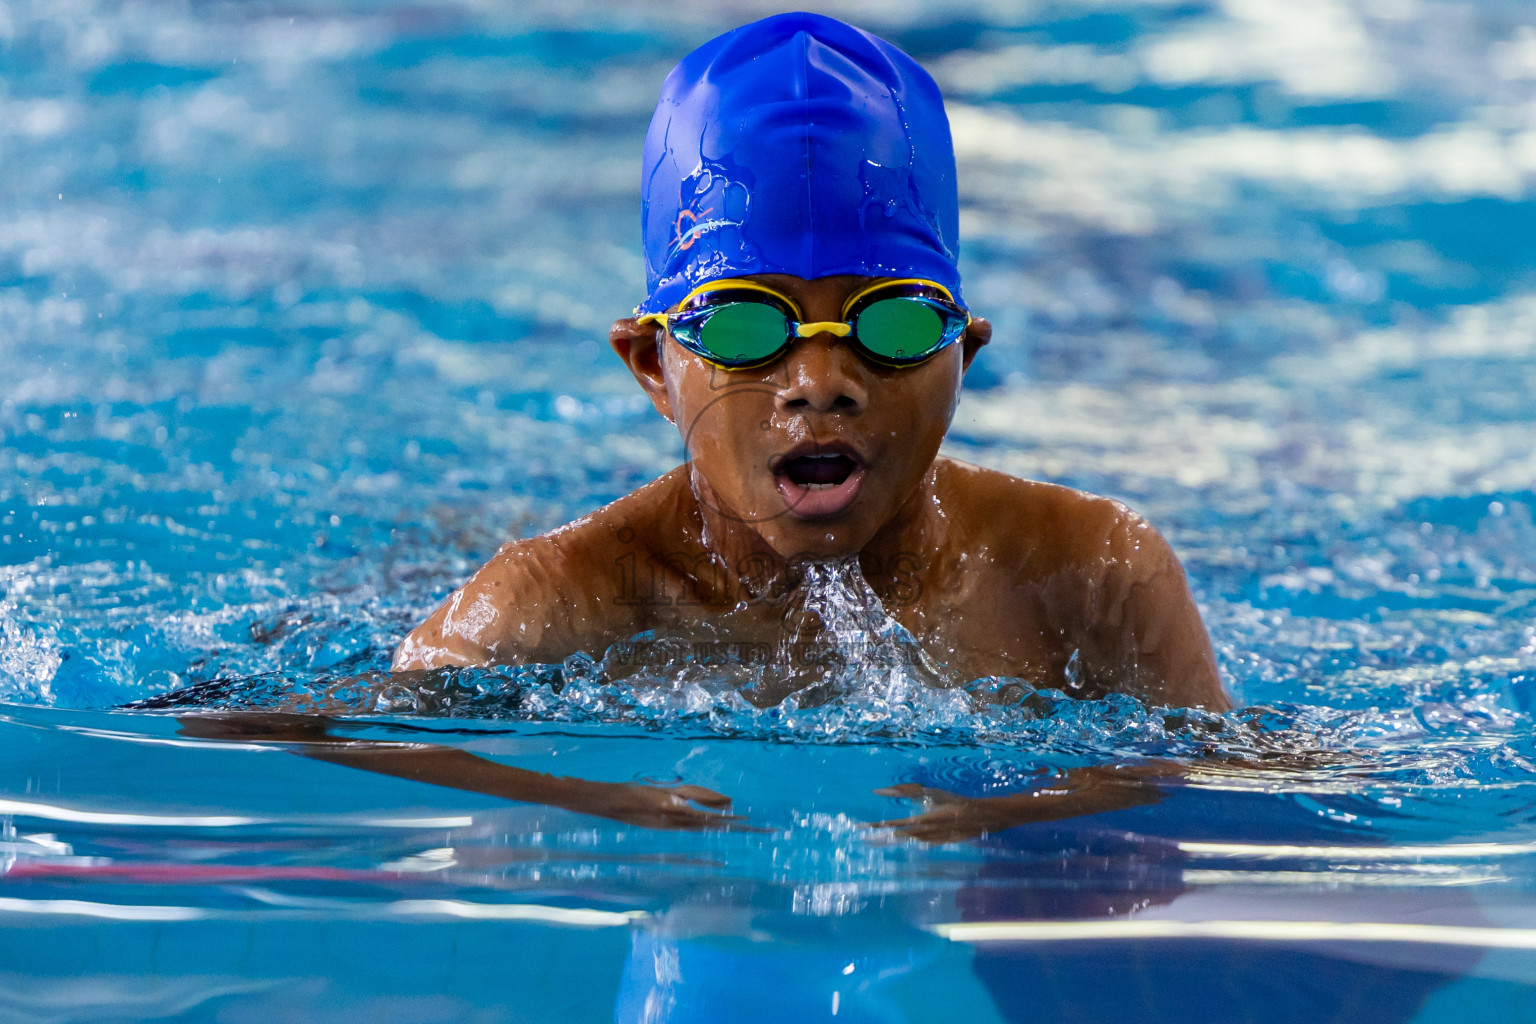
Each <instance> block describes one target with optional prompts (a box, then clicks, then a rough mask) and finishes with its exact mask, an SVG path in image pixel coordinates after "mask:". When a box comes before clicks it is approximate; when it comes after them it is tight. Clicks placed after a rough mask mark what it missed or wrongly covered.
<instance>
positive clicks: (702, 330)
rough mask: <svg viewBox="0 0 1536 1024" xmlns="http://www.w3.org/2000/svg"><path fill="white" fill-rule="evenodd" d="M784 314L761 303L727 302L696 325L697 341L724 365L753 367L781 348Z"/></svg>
mask: <svg viewBox="0 0 1536 1024" xmlns="http://www.w3.org/2000/svg"><path fill="white" fill-rule="evenodd" d="M784 327H785V319H784V314H783V313H781V312H780V311H779V310H777V309H775V308H774V307H773V306H770V305H768V304H767V303H763V302H728V303H726V304H725V305H723V306H718V307H716V308H715V309H713V310H711V311H710V313H709V316H708V317H706V318H705V319H704V320H703V322H702V323H700V324H699V325H698V339H699V343H700V344H702V345H703V346H704V347H705V348H706V349H708V350H709V352H710V353H712V354H713V355H714V356H715V357H716V358H717V359H719V360H720V361H721V362H725V363H756V362H761V361H763V360H766V359H768V358H770V357H771V356H773V354H774V353H776V352H777V351H778V350H779V349H781V348H783V347H784V339H785V329H784Z"/></svg>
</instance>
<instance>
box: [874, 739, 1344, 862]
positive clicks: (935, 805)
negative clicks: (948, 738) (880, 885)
mask: <svg viewBox="0 0 1536 1024" xmlns="http://www.w3.org/2000/svg"><path fill="white" fill-rule="evenodd" d="M1348 763H1349V759H1348V757H1347V756H1342V755H1338V754H1329V753H1325V752H1321V751H1311V752H1306V753H1290V752H1281V751H1275V752H1271V753H1267V754H1266V753H1261V754H1256V755H1244V756H1240V755H1235V754H1228V753H1220V752H1217V751H1210V752H1208V753H1206V754H1205V755H1203V756H1200V757H1197V758H1195V759H1193V760H1191V761H1188V762H1181V761H1173V760H1169V759H1166V758H1153V759H1150V760H1146V761H1137V762H1131V763H1121V764H1102V765H1085V766H1082V767H1079V768H1071V769H1068V770H1067V771H1065V772H1063V773H1062V774H1061V776H1060V777H1058V778H1054V779H1052V780H1050V782H1049V783H1047V784H1045V785H1042V786H1037V787H1035V788H1032V789H1027V790H1024V791H1023V792H1021V793H1007V794H1004V795H1002V796H984V797H967V796H960V795H959V794H957V793H951V792H949V791H948V790H943V789H935V788H933V787H929V786H922V785H919V784H917V783H911V782H908V783H903V784H901V785H898V786H892V787H890V788H889V789H882V790H877V791H876V792H877V793H878V794H879V795H881V796H893V797H900V798H902V799H905V800H919V801H922V803H923V810H922V811H921V812H919V813H917V814H914V815H911V816H909V817H905V818H895V819H891V820H889V821H878V822H875V823H874V826H873V827H875V828H891V829H895V830H896V831H897V832H900V833H901V834H902V835H905V836H910V837H912V838H913V839H921V840H923V841H924V842H929V843H957V842H962V841H964V840H967V839H974V838H976V837H978V836H985V835H989V834H991V833H994V832H1001V831H1003V830H1004V829H1010V828H1016V827H1018V826H1020V825H1034V824H1039V823H1041V822H1047V821H1060V820H1062V819H1064V818H1077V817H1082V816H1084V815H1088V814H1103V813H1106V812H1109V811H1123V810H1128V809H1129V808H1132V807H1141V806H1145V805H1147V804H1155V803H1158V802H1160V801H1161V800H1162V799H1163V796H1164V794H1165V791H1166V790H1167V789H1169V788H1170V787H1174V786H1180V785H1188V784H1190V783H1195V782H1198V781H1199V780H1200V779H1201V778H1207V779H1209V778H1213V777H1214V778H1219V779H1226V780H1231V779H1245V780H1248V781H1249V782H1250V783H1252V782H1262V783H1264V784H1266V785H1269V786H1276V785H1283V783H1284V781H1285V779H1286V777H1287V776H1289V775H1291V774H1293V773H1299V772H1307V771H1316V770H1318V769H1321V768H1331V769H1337V768H1339V767H1340V766H1341V765H1347V764H1348Z"/></svg>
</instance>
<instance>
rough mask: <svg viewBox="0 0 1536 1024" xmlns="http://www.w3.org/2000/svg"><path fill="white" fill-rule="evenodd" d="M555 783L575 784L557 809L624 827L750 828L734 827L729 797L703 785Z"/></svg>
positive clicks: (580, 781) (567, 781)
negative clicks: (625, 825) (568, 800)
mask: <svg viewBox="0 0 1536 1024" xmlns="http://www.w3.org/2000/svg"><path fill="white" fill-rule="evenodd" d="M558 781H560V782H565V783H576V784H577V786H576V787H575V788H574V791H573V792H572V793H571V794H570V802H568V803H561V805H560V806H562V807H566V808H568V809H570V810H573V811H580V812H582V813H583V814H595V815H597V816H598V817H601V818H609V819H611V820H613V821H622V822H624V823H625V824H627V825H639V826H641V827H643V828H665V829H682V830H693V831H697V830H700V829H708V828H738V829H739V828H750V826H743V825H740V824H738V823H739V822H740V821H741V820H742V819H741V817H740V815H736V814H726V813H724V812H725V811H727V810H729V809H730V806H731V798H730V797H728V796H725V795H724V794H721V793H716V792H715V791H714V790H712V789H706V788H705V787H703V786H694V785H688V784H684V785H680V786H645V785H640V784H637V783H629V782H589V781H587V780H585V779H560V780H558ZM694 804H698V805H699V806H698V807H695V806H694Z"/></svg>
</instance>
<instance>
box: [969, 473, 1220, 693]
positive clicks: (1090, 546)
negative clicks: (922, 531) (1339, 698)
mask: <svg viewBox="0 0 1536 1024" xmlns="http://www.w3.org/2000/svg"><path fill="white" fill-rule="evenodd" d="M940 472H941V474H942V476H941V478H940V481H939V484H940V488H939V489H940V494H941V500H947V501H950V502H952V503H953V505H954V507H955V508H956V509H957V510H958V511H960V513H961V514H960V515H959V516H957V519H959V520H961V522H962V529H963V530H964V531H965V533H966V536H965V539H964V543H965V545H966V546H967V547H970V548H972V549H986V550H989V551H991V552H993V556H994V557H993V562H994V564H996V565H997V566H998V567H999V568H1000V569H1001V570H1002V572H1003V573H1004V574H1005V575H1007V577H1008V579H1007V584H1008V586H1009V588H1010V590H1009V592H1010V593H1012V594H1018V593H1020V592H1021V588H1022V591H1024V592H1028V591H1033V592H1035V593H1037V594H1039V595H1040V601H1041V605H1042V606H1043V612H1042V614H1043V615H1044V616H1046V618H1047V619H1048V620H1049V622H1050V624H1051V626H1052V633H1053V634H1054V635H1058V636H1060V637H1062V638H1063V639H1064V640H1066V641H1067V642H1068V643H1070V644H1071V645H1072V646H1073V648H1074V649H1075V650H1077V651H1078V652H1079V654H1080V655H1081V659H1082V662H1081V664H1082V671H1083V673H1084V676H1085V678H1086V679H1087V680H1088V682H1089V683H1090V684H1091V686H1092V687H1093V688H1094V689H1095V690H1097V691H1098V692H1111V691H1120V692H1124V693H1131V694H1134V695H1136V696H1138V697H1141V698H1143V699H1145V700H1149V701H1151V702H1153V703H1159V704H1178V705H1185V706H1190V705H1198V706H1201V707H1206V708H1210V709H1212V710H1224V709H1226V708H1228V707H1230V706H1231V702H1230V699H1229V698H1228V697H1227V694H1226V692H1225V690H1224V689H1223V688H1222V685H1221V678H1220V675H1219V673H1218V671H1217V667H1216V660H1215V655H1214V653H1213V651H1212V649H1211V642H1210V637H1209V636H1208V634H1207V633H1206V631H1205V625H1204V624H1203V623H1202V622H1201V621H1200V612H1199V609H1198V608H1197V607H1196V605H1195V601H1194V598H1193V595H1191V593H1190V590H1189V584H1188V581H1187V580H1186V579H1185V576H1184V569H1183V566H1182V565H1180V564H1179V559H1178V556H1177V555H1175V554H1174V552H1173V549H1172V548H1171V547H1170V546H1169V545H1168V542H1167V541H1166V540H1164V539H1163V537H1162V535H1161V534H1159V533H1158V532H1157V530H1156V529H1155V528H1154V527H1153V526H1152V524H1151V523H1149V522H1147V520H1146V519H1144V518H1143V517H1142V516H1140V515H1138V514H1137V513H1136V512H1134V511H1132V510H1131V509H1130V508H1127V507H1126V506H1125V505H1123V504H1121V503H1120V502H1118V501H1114V500H1112V499H1109V498H1103V497H1099V496H1098V495H1094V494H1088V493H1086V492H1083V491H1076V490H1073V489H1072V488H1070V487H1060V486H1057V485H1055V484H1046V483H1040V482H1038V481H1034V480H1021V479H1019V478H1017V477H1012V476H1009V475H1007V474H1006V473H999V472H996V471H995V470H988V469H982V468H980V467H977V466H970V465H966V464H965V463H960V462H955V461H953V460H944V462H943V463H941V465H940Z"/></svg>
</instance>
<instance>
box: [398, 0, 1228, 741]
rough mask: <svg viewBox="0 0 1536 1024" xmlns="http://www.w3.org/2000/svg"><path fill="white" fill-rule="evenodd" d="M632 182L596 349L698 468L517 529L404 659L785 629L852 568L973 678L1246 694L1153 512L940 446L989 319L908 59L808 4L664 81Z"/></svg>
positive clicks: (926, 105) (926, 104) (945, 160)
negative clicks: (632, 235) (626, 237)
mask: <svg viewBox="0 0 1536 1024" xmlns="http://www.w3.org/2000/svg"><path fill="white" fill-rule="evenodd" d="M641 187H642V193H643V200H644V213H643V216H642V235H643V242H644V249H645V254H646V261H647V285H648V289H649V294H648V296H647V298H646V299H645V301H644V302H643V303H642V304H641V305H640V307H639V308H638V309H637V310H636V311H635V314H636V315H634V316H631V317H626V318H624V319H621V320H619V321H617V322H616V323H615V324H614V325H613V329H612V331H611V333H610V335H609V343H610V344H611V346H612V347H613V350H614V351H615V352H616V353H617V354H618V356H619V358H621V359H622V360H623V361H624V364H625V366H626V367H627V368H628V369H629V371H630V372H631V373H632V374H633V375H634V378H635V380H636V382H637V383H638V384H639V385H640V387H641V388H642V389H643V390H644V392H645V393H646V395H647V396H648V397H649V398H650V400H651V403H652V404H653V405H654V406H655V408H656V410H657V411H658V412H659V413H661V414H662V415H663V416H665V417H666V418H667V419H668V420H670V421H671V422H673V423H674V424H676V425H677V428H678V430H679V431H680V433H681V434H682V436H683V440H684V444H685V447H686V450H687V455H688V461H687V462H686V463H685V464H684V465H682V466H679V467H678V468H677V469H674V470H672V471H671V472H669V473H667V474H666V475H664V476H662V477H661V478H660V479H658V480H655V481H653V482H652V483H650V484H647V485H646V486H644V487H641V488H640V489H639V490H637V491H635V492H634V493H632V494H629V495H627V496H626V497H623V498H621V499H619V500H618V501H615V502H614V503H612V504H610V505H608V506H606V507H604V508H602V509H599V510H598V511H596V512H594V513H592V514H591V515H588V516H586V517H584V518H582V519H579V520H577V521H576V522H573V523H571V524H570V525H568V526H565V527H563V528H561V529H558V530H555V531H553V532H551V533H549V534H545V535H543V536H538V537H533V538H530V539H527V540H523V541H519V542H517V543H514V544H509V545H507V546H505V547H504V548H502V550H501V551H499V552H498V553H497V554H496V555H495V557H493V558H492V559H491V561H490V562H488V563H487V564H486V565H485V566H483V567H482V568H481V569H480V570H479V571H478V572H476V573H475V575H474V576H473V577H472V578H471V579H470V580H469V581H468V582H467V583H466V584H464V586H463V587H461V588H460V589H459V590H458V591H456V592H455V593H454V594H452V595H451V596H450V597H449V599H448V600H447V601H446V602H445V603H444V604H443V606H442V607H441V608H439V609H438V610H437V611H436V612H435V613H433V615H432V616H431V617H430V618H429V619H428V620H427V621H426V622H425V623H423V624H422V625H421V626H419V627H418V628H417V629H416V630H415V631H413V632H412V633H411V634H410V635H409V636H408V637H407V638H406V640H405V641H404V643H403V644H401V646H400V648H399V650H398V652H397V653H396V656H395V660H394V666H393V667H394V669H395V670H396V671H411V670H425V669H434V668H441V667H445V666H456V665H458V666H462V665H486V664H494V663H520V662H558V661H560V660H562V659H564V658H565V657H567V656H568V655H570V654H572V653H574V652H576V651H587V652H595V653H600V652H602V651H604V650H605V649H607V648H608V647H609V646H610V645H612V644H614V643H616V642H619V641H623V640H626V639H628V638H630V637H633V636H635V635H636V634H639V633H642V632H644V631H647V630H656V631H658V632H659V633H663V634H665V633H668V632H677V633H681V634H687V633H689V632H690V631H694V630H698V629H700V628H708V629H710V630H712V631H713V632H712V634H711V635H717V636H718V635H726V636H729V637H730V638H731V639H732V640H736V641H742V642H752V643H765V644H770V645H771V644H774V643H777V642H780V641H782V639H783V636H784V634H785V631H786V629H787V628H788V627H787V626H786V623H785V618H784V606H783V603H782V602H781V601H775V600H768V599H764V598H766V597H768V596H769V595H772V594H775V593H782V592H783V591H784V590H785V589H786V588H790V589H792V588H793V587H794V586H795V584H796V581H797V579H798V573H799V572H800V571H801V570H802V568H803V566H804V565H805V564H806V563H807V562H813V561H831V560H839V559H856V560H857V563H858V565H859V567H860V568H861V569H862V571H863V575H864V576H865V578H866V579H867V580H868V582H869V584H870V586H871V588H872V589H873V590H874V592H875V594H876V595H877V596H878V597H879V598H880V599H881V601H882V603H883V604H884V606H885V608H886V609H887V610H888V611H889V612H890V614H891V615H892V616H893V617H894V618H895V619H896V620H897V621H899V622H900V623H901V625H902V626H904V627H906V629H907V630H908V631H910V633H911V634H912V636H913V637H914V638H915V639H916V640H917V642H918V643H919V644H920V645H921V646H922V647H923V648H924V650H925V651H926V652H927V653H928V654H929V655H931V656H932V657H933V658H934V659H935V660H936V661H938V662H939V663H941V664H942V665H944V666H945V667H946V668H947V669H948V670H949V672H950V673H952V674H953V675H954V676H955V677H957V678H961V679H976V678H980V677H984V676H1006V677H1017V678H1021V679H1024V680H1028V681H1030V682H1033V683H1036V684H1038V685H1042V686H1057V687H1059V686H1063V685H1065V684H1066V683H1067V681H1068V680H1070V681H1071V682H1072V685H1071V686H1070V687H1069V688H1070V689H1071V690H1072V691H1073V692H1075V693H1077V694H1078V695H1081V696H1101V695H1103V694H1105V693H1109V692H1123V693H1129V694H1133V695H1135V696H1137V697H1139V698H1142V699H1143V700H1146V701H1149V702H1152V703H1156V704H1175V705H1183V706H1201V707H1205V708H1210V709H1212V710H1218V711H1219V710H1225V709H1227V708H1228V707H1229V706H1230V705H1229V702H1228V699H1227V696H1226V694H1225V693H1224V691H1223V689H1222V686H1221V682H1220V678H1219V676H1218V674H1217V670H1216V663H1215V658H1214V655H1213V653H1212V650H1211V644H1210V640H1209V638H1208V636H1207V635H1206V631H1205V628H1204V626H1203V625H1202V623H1201V621H1200V616H1199V612H1198V611H1197V609H1196V607H1195V604H1194V601H1193V599H1192V597H1191V595H1190V592H1189V588H1188V585H1187V583H1186V581H1185V578H1184V573H1183V570H1182V569H1181V567H1180V565H1179V562H1178V559H1177V558H1176V557H1175V556H1174V554H1173V552H1172V551H1171V550H1170V549H1169V547H1168V545H1167V543H1166V542H1165V541H1164V540H1163V538H1162V537H1161V536H1159V534H1158V533H1157V531H1156V530H1154V529H1153V528H1152V527H1151V525H1149V524H1148V523H1147V522H1146V521H1145V520H1143V519H1141V518H1140V517H1139V516H1137V515H1136V514H1134V513H1133V512H1131V511H1129V510H1128V509H1126V508H1125V507H1124V506H1123V505H1120V504H1118V503H1116V502H1113V501H1110V500H1107V499H1104V498H1099V497H1095V496H1093V495H1089V494H1085V493H1082V492H1079V491H1074V490H1070V489H1068V488H1064V487H1058V486H1053V485H1050V484H1044V483H1037V482H1033V481H1028V480H1020V479H1015V478H1013V477H1009V476H1006V475H1004V474H1002V473H997V472H993V471H990V470H986V469H981V468H978V467H976V466H970V465H966V464H964V463H961V462H958V461H955V460H953V459H949V458H945V457H941V456H939V454H938V452H939V445H940V442H941V441H942V440H943V437H944V434H945V431H946V430H947V429H948V427H949V423H950V420H951V418H952V417H953V415H954V412H955V407H956V404H957V402H958V400H959V396H960V387H961V379H962V377H963V375H964V373H965V371H966V369H967V368H968V367H969V366H970V363H971V361H972V359H974V358H975V356H976V353H977V351H978V350H980V348H981V347H982V346H983V345H985V344H986V343H987V341H988V339H989V338H990V336H991V332H992V328H991V325H990V324H988V323H987V321H986V320H984V319H982V318H980V317H978V316H975V315H973V314H972V313H971V312H970V311H969V310H968V308H967V306H966V305H965V301H964V298H963V296H962V293H961V282H960V274H959V271H958V269H957V268H956V265H955V256H956V241H957V234H958V219H959V218H958V200H957V193H956V185H955V164H954V153H953V147H952V143H951V140H950V133H949V123H948V120H947V118H946V116H945V113H944V107H943V101H942V99H941V97H940V95H939V91H938V88H937V86H936V85H935V84H934V82H933V80H932V79H931V78H930V77H929V76H928V75H927V73H926V72H924V71H923V70H922V68H920V67H919V66H918V65H917V63H916V62H914V61H913V60H912V59H911V58H910V57H908V56H907V55H906V54H905V53H903V52H902V51H900V50H898V49H897V48H896V47H894V46H892V45H891V44H889V43H887V42H885V41H883V40H881V39H878V38H876V37H874V36H871V35H868V34H867V33H865V32H862V31H860V30H858V29H856V28H853V27H852V26H849V25H845V24H843V23H841V22H838V21H834V20H832V19H830V18H825V17H820V16H816V15H810V14H786V15H780V16H777V17H772V18H767V19H765V20H762V21H759V22H755V23H753V24H750V25H746V26H744V27H742V28H739V29H737V30H735V31H733V32H729V33H727V34H726V35H723V36H721V37H719V38H717V39H715V40H713V41H711V42H709V43H706V44H705V45H704V46H702V47H700V48H699V49H698V50H696V51H694V52H693V53H691V54H689V55H688V56H687V57H686V58H684V59H683V61H682V63H680V64H679V65H678V66H677V67H676V68H675V69H674V70H673V71H672V73H671V74H670V75H669V76H668V78H667V80H666V83H665V84H664V86H663V87H662V96H661V101H660V103H659V104H658V106H657V108H656V113H655V116H654V117H653V119H652V121H651V126H650V131H649V133H648V135H647V137H646V142H645V150H644V162H643V168H642V179H641ZM642 579H643V580H644V583H643V584H642V582H641V581H642ZM793 689H794V684H793V683H790V684H789V685H788V686H787V687H786V689H784V690H783V691H781V692H778V693H773V694H769V695H768V698H767V699H768V700H769V701H772V700H778V699H782V698H783V697H784V696H786V695H787V693H788V692H791V691H792V690H793Z"/></svg>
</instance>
